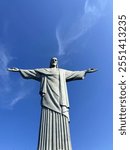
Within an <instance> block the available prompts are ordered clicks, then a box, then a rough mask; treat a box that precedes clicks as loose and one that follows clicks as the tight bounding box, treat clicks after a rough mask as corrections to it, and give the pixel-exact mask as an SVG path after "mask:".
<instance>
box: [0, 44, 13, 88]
mask: <svg viewBox="0 0 130 150" xmlns="http://www.w3.org/2000/svg"><path fill="white" fill-rule="evenodd" d="M11 60H12V57H11V56H10V55H9V54H8V53H7V50H6V48H5V47H4V46H3V45H2V44H1V45H0V80H1V82H0V91H9V90H10V88H9V72H8V71H7V66H8V64H9V62H10V61H11Z"/></svg>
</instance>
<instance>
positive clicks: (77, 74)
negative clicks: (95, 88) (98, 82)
mask: <svg viewBox="0 0 130 150" xmlns="http://www.w3.org/2000/svg"><path fill="white" fill-rule="evenodd" d="M96 71H97V69H93V68H90V69H86V70H83V71H69V70H65V77H66V81H73V80H82V79H84V77H85V76H86V74H87V73H93V72H96Z"/></svg>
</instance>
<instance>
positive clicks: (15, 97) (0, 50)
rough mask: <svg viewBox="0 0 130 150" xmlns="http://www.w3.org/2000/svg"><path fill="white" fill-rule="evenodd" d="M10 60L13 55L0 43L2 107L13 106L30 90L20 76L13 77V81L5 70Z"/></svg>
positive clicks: (0, 94)
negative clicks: (18, 77) (17, 77)
mask: <svg viewBox="0 0 130 150" xmlns="http://www.w3.org/2000/svg"><path fill="white" fill-rule="evenodd" d="M11 60H13V57H12V56H11V55H10V54H9V53H8V50H7V49H6V48H5V46H3V45H2V44H0V104H1V106H2V107H4V108H13V107H14V106H15V104H16V103H18V102H19V101H20V100H22V99H24V98H25V97H26V95H27V94H28V93H30V91H31V90H32V89H27V86H25V81H23V79H22V78H21V79H15V83H14V80H13V79H12V78H11V77H10V72H9V71H7V68H8V66H9V63H10V61H11ZM17 87H18V88H17ZM16 90H17V91H16Z"/></svg>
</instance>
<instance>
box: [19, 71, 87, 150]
mask: <svg viewBox="0 0 130 150" xmlns="http://www.w3.org/2000/svg"><path fill="white" fill-rule="evenodd" d="M20 73H21V75H22V76H23V77H24V78H25V79H34V80H37V81H39V82H40V91H39V93H40V95H41V106H42V107H41V108H42V109H41V110H42V111H41V121H40V129H39V142H38V149H37V150H72V146H71V139H70V132H69V107H70V106H69V99H68V92H67V85H66V82H69V81H72V80H80V79H84V77H85V75H86V70H84V71H69V70H65V69H60V68H56V69H54V68H40V69H33V70H24V69H20ZM48 136H49V137H48ZM48 143H49V144H48ZM49 145H51V146H49Z"/></svg>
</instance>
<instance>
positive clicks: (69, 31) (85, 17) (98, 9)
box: [56, 0, 107, 56]
mask: <svg viewBox="0 0 130 150" xmlns="http://www.w3.org/2000/svg"><path fill="white" fill-rule="evenodd" d="M106 3H107V0H104V1H103V0H96V1H95V2H93V3H92V2H91V0H86V1H85V3H84V8H82V9H81V10H80V12H82V13H80V14H79V16H77V18H75V19H74V18H72V22H71V24H69V22H67V21H66V22H65V20H62V21H61V22H60V23H59V24H58V26H57V28H56V38H57V42H58V46H59V50H58V55H60V56H61V55H64V54H65V53H66V52H67V50H66V49H67V47H68V45H69V44H71V43H72V42H74V41H75V40H77V39H78V38H80V37H81V36H82V35H83V34H85V33H86V32H87V31H88V30H89V29H90V28H91V27H92V26H94V25H95V23H96V22H97V21H98V19H99V18H100V17H101V16H102V14H103V10H104V8H105V6H106ZM65 24H66V26H67V25H68V26H67V28H65Z"/></svg>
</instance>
